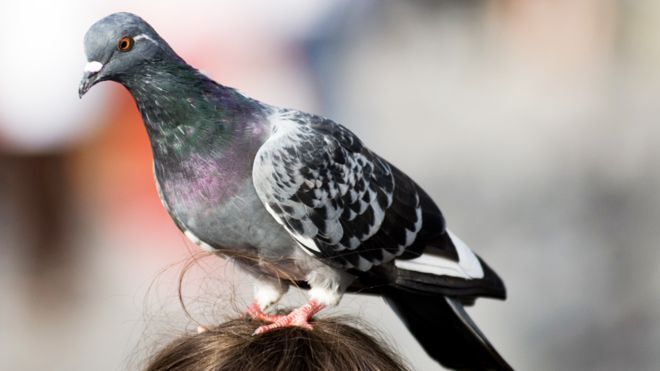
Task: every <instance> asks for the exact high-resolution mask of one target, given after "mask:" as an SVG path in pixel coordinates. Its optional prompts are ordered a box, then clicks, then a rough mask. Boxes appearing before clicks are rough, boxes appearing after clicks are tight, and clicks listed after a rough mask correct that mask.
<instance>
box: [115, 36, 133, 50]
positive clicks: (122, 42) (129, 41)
mask: <svg viewBox="0 0 660 371" xmlns="http://www.w3.org/2000/svg"><path fill="white" fill-rule="evenodd" d="M134 43H135V41H133V38H131V37H128V36H125V37H122V38H121V39H119V42H118V43H117V49H119V51H120V52H127V51H129V50H131V49H133V44H134Z"/></svg>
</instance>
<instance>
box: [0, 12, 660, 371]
mask: <svg viewBox="0 0 660 371" xmlns="http://www.w3.org/2000/svg"><path fill="white" fill-rule="evenodd" d="M115 11H131V12H134V13H137V14H139V15H141V16H142V17H143V18H145V19H146V20H147V21H149V22H150V23H151V24H152V25H153V26H154V27H155V28H156V30H158V31H159V33H160V34H161V35H162V36H163V37H164V38H165V39H166V40H168V41H169V42H170V44H171V45H172V46H173V48H174V49H175V50H176V51H177V52H178V53H179V54H180V55H181V56H183V57H184V59H186V60H187V61H188V62H189V63H191V64H192V65H194V66H196V67H198V68H199V69H201V70H203V71H205V72H206V73H207V74H209V75H210V76H212V77H213V78H214V79H216V80H217V81H218V82H220V83H223V84H225V85H229V86H233V87H236V88H239V89H240V90H241V91H243V92H244V93H246V94H247V95H250V96H252V97H255V98H257V99H260V100H263V101H265V102H268V103H271V104H275V105H281V106H286V107H292V108H297V109H301V110H305V111H310V112H314V113H319V114H322V115H325V116H328V117H331V118H334V119H335V120H336V121H338V122H340V123H343V124H344V125H346V126H347V127H349V128H350V129H351V130H353V131H355V132H356V133H357V134H358V135H359V136H360V137H361V138H362V139H363V140H364V142H366V143H367V145H369V146H370V147H371V148H372V149H374V150H375V151H376V152H378V153H380V154H381V155H383V156H384V157H385V158H387V159H389V160H390V161H391V162H393V163H394V164H396V165H397V166H398V167H400V168H401V169H403V170H405V171H406V172H407V173H408V174H410V175H411V176H412V177H413V178H414V179H416V180H417V181H418V182H419V183H420V184H421V185H422V186H423V187H424V188H425V189H426V190H427V191H428V192H429V193H430V194H431V195H432V196H433V198H434V199H435V200H436V201H437V202H438V204H439V205H440V207H441V208H442V209H443V211H444V213H445V215H446V216H447V218H448V223H449V225H450V226H451V228H452V230H454V231H455V232H456V233H457V234H459V235H460V236H461V237H462V238H463V239H464V240H465V241H466V242H467V243H468V244H469V245H470V246H472V248H473V249H474V250H475V251H477V252H478V253H479V254H480V255H481V256H482V257H484V258H485V259H486V260H487V261H488V262H489V264H490V265H491V266H492V267H494V268H495V269H496V271H497V272H498V273H499V274H500V275H501V276H502V277H503V278H504V279H505V281H506V283H507V286H508V290H509V299H508V300H507V301H506V302H499V301H493V300H480V301H479V302H478V303H477V306H476V307H474V308H472V309H470V313H471V314H472V315H473V317H474V318H475V320H476V322H477V323H478V324H479V325H480V327H481V328H482V329H483V330H484V332H485V333H486V334H487V335H488V337H489V338H490V340H491V341H492V342H493V343H494V344H495V346H496V347H497V348H498V350H499V351H500V352H501V353H502V355H503V356H504V357H505V358H506V359H508V360H509V361H510V363H511V364H512V365H513V366H514V367H515V368H516V369H519V370H624V369H629V370H657V369H658V368H659V367H660V320H659V319H660V318H659V316H658V315H659V314H660V313H659V312H660V309H659V308H660V295H659V290H660V250H659V249H658V248H657V247H658V242H660V238H659V236H660V234H659V232H658V229H659V228H658V226H659V224H658V221H659V220H660V196H659V192H658V189H660V166H659V165H658V160H659V159H660V125H658V122H657V121H658V117H660V104H659V103H658V98H659V97H660V26H659V25H660V3H658V2H657V1H653V0H637V1H626V0H583V1H574V0H535V1H530V0H469V1H466V0H411V1H406V2H402V1H393V0H391V1H367V0H363V1H348V0H343V1H340V0H324V1H320V0H318V1H313V2H312V1H305V0H280V1H277V2H274V1H273V2H264V1H256V0H250V1H217V2H212V1H199V0H188V1H185V2H181V1H114V2H112V4H111V5H110V4H109V3H108V2H101V1H71V2H47V1H36V2H30V1H24V2H18V1H4V2H3V3H2V5H0V45H2V52H1V53H2V58H0V236H1V239H0V293H2V295H1V297H0V370H38V369H48V370H90V369H94V370H98V371H102V370H123V369H138V368H139V367H140V366H141V365H143V362H144V359H145V357H147V356H148V355H149V354H150V352H152V351H153V350H154V349H155V348H157V347H158V346H160V345H162V344H164V343H165V342H167V341H168V340H171V339H173V338H174V337H176V336H177V335H179V334H181V333H183V332H184V331H189V330H192V329H194V328H195V326H196V322H199V323H203V324H213V323H218V322H220V321H222V320H223V318H225V317H226V316H231V315H235V314H236V313H237V310H239V309H240V308H242V307H243V305H245V303H247V302H249V300H250V295H251V289H250V286H249V284H248V283H247V282H246V277H245V276H243V275H242V274H241V273H240V272H237V271H236V269H235V268H232V267H230V266H226V265H225V264H224V263H223V262H222V261H221V260H220V259H215V258H213V257H210V258H206V259H204V260H202V261H200V262H199V263H197V264H194V265H193V266H192V267H191V268H190V270H189V272H188V274H187V276H186V279H185V281H184V285H183V298H184V300H185V302H186V304H187V306H188V310H189V311H190V314H191V316H190V317H189V316H187V315H186V314H185V313H184V311H183V309H182V308H181V306H180V304H179V301H178V294H177V286H178V278H179V272H180V271H181V270H182V269H183V268H184V266H185V265H186V261H188V260H189V259H190V258H191V257H192V256H193V255H194V254H195V251H196V249H195V248H194V247H193V246H191V244H190V243H188V242H187V241H186V240H185V238H184V237H182V235H181V234H180V233H179V232H178V230H177V229H176V227H175V226H174V224H173V223H172V222H171V221H170V219H169V216H168V215H167V214H166V212H165V210H164V209H163V208H162V206H161V204H160V201H159V200H158V197H157V194H156V190H155V186H154V183H153V179H152V172H151V154H150V149H149V145H148V142H147V137H146V133H145V130H144V129H143V126H142V122H141V120H140V118H139V115H138V112H137V110H136V108H135V105H134V103H133V101H132V98H131V97H130V96H129V94H128V93H127V92H126V91H125V90H124V89H123V88H121V87H120V86H118V85H116V84H114V83H103V84H100V85H98V86H96V87H95V88H94V89H92V90H91V91H90V93H89V94H88V95H87V96H85V98H84V99H83V100H78V97H77V86H78V82H79V81H80V77H81V75H82V67H83V65H84V63H85V58H84V55H83V46H82V38H83V35H84V33H85V31H86V30H87V28H88V27H89V26H90V25H91V24H92V23H93V22H95V21H96V20H98V19H100V18H101V17H103V16H105V15H107V14H109V13H111V12H115ZM303 300H304V296H303V295H302V294H300V293H293V294H292V295H289V297H287V300H286V303H288V304H290V305H294V304H299V303H301V302H302V301H303ZM330 312H332V313H335V314H344V313H350V314H357V315H360V316H361V317H363V318H364V319H365V320H367V321H368V322H370V323H372V324H374V325H375V326H376V327H377V328H378V330H379V331H380V332H381V333H382V334H383V336H384V337H385V338H386V339H388V340H389V341H390V342H391V343H392V344H393V346H394V347H395V348H396V349H397V350H398V351H399V352H400V353H402V354H403V355H404V357H405V358H406V359H407V360H408V362H409V363H410V364H411V365H412V366H413V367H414V369H416V370H439V369H440V367H439V366H437V365H436V364H435V363H433V362H432V361H431V360H430V359H429V358H428V357H427V356H426V355H425V354H424V352H423V351H422V350H421V348H420V347H419V346H418V345H417V344H416V343H415V342H414V340H413V339H412V337H411V336H410V335H409V334H408V333H407V331H406V330H405V329H404V327H403V325H402V324H401V323H400V322H399V321H398V320H397V319H396V317H395V316H394V315H393V314H392V312H391V311H390V310H389V308H387V306H386V305H384V304H383V303H382V302H381V300H380V299H378V298H363V297H358V296H352V295H349V296H348V297H346V298H345V299H344V301H343V302H342V305H340V307H339V308H337V309H334V310H332V311H330ZM191 317H192V318H191Z"/></svg>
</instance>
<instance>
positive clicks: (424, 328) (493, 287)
mask: <svg viewBox="0 0 660 371" xmlns="http://www.w3.org/2000/svg"><path fill="white" fill-rule="evenodd" d="M85 51H86V54H87V58H88V63H87V65H86V66H85V73H84V77H83V79H82V81H81V84H80V90H79V94H80V96H81V97H82V96H83V95H84V94H85V93H86V92H87V90H89V89H90V88H91V87H92V86H93V85H94V84H96V83H98V82H99V81H104V80H111V81H116V82H119V83H120V84H122V85H124V86H125V87H126V88H127V89H128V90H129V91H130V93H131V94H132V95H133V97H134V98H135V102H136V104H137V107H138V109H139V110H140V113H141V114H142V118H143V121H144V124H145V127H146V129H147V132H148V135H149V140H150V142H151V148H152V151H153V158H154V173H155V178H156V185H157V188H158V193H159V196H160V198H161V200H162V201H163V204H164V206H165V208H166V209H167V211H168V212H169V213H170V215H171V216H172V218H173V220H174V222H175V223H176V225H177V226H178V227H179V228H180V229H181V230H182V231H183V233H184V234H185V235H186V236H187V237H188V238H190V239H191V240H192V241H193V242H194V243H195V244H197V245H199V246H200V247H201V248H202V249H204V250H207V251H211V252H215V253H217V254H218V255H221V256H224V257H227V258H230V259H232V260H234V261H235V262H236V263H237V264H238V265H239V266H240V267H242V268H243V269H245V270H246V271H247V272H248V273H250V274H251V275H252V276H253V277H254V279H255V300H254V302H253V303H252V304H251V305H250V307H249V309H248V313H249V314H250V315H252V316H253V317H255V318H259V319H262V320H265V321H268V322H272V323H271V324H269V325H265V326H262V327H260V328H259V329H257V333H262V332H265V331H269V330H272V329H275V328H279V327H284V326H292V325H296V326H303V327H307V328H311V325H310V324H309V320H310V319H311V318H312V317H313V315H314V314H316V313H317V312H318V311H319V310H321V309H322V308H323V307H325V306H331V305H336V304H337V303H338V302H339V300H340V299H341V297H342V295H343V294H344V293H345V292H347V291H356V292H363V293H371V294H376V295H381V296H383V297H384V298H385V300H386V301H387V303H388V304H389V305H390V306H391V307H392V308H393V309H394V311H395V312H396V313H397V314H398V315H399V317H400V318H401V319H402V320H403V322H404V323H405V324H406V326H407V327H408V328H409V329H410V331H411V332H412V334H413V335H414V336H415V337H416V338H417V340H418V341H419V342H420V343H421V345H422V346H423V347H424V349H425V350H426V351H427V352H428V353H429V354H430V355H431V357H433V358H434V359H436V360H437V361H439V362H440V363H442V364H443V365H445V366H446V367H450V368H456V369H472V370H477V369H479V370H483V369H494V370H509V369H511V367H510V366H509V365H508V364H507V363H506V361H504V359H502V357H501V356H500V355H499V354H498V353H497V351H496V350H495V349H494V348H493V347H492V346H491V344H490V343H489V342H488V340H487V339H486V337H485V336H484V335H483V334H482V332H481V331H480V330H479V329H478V327H477V326H476V325H475V324H474V322H473V321H472V320H471V319H470V317H469V316H468V315H467V313H466V312H465V311H464V309H463V305H466V304H472V303H473V302H474V300H475V299H476V298H477V297H483V296H485V297H493V298H500V299H503V298H504V297H505V288H504V285H503V283H502V281H501V280H500V278H499V277H498V276H497V275H496V274H495V272H493V270H491V269H490V268H489V267H488V265H486V264H485V263H484V262H483V261H482V260H481V259H480V258H479V257H478V256H477V255H476V254H474V253H473V252H472V251H471V250H470V249H469V248H468V247H467V246H466V245H465V244H464V243H463V242H462V241H461V240H460V239H458V237H456V236H455V235H454V234H452V233H451V232H450V231H449V230H447V229H446V228H445V220H444V218H443V216H442V214H441V213H440V210H439V209H438V207H437V206H436V205H435V203H434V202H433V201H432V200H431V198H430V197H429V196H428V194H427V193H426V192H424V190H422V189H421V188H420V187H419V186H418V185H417V184H416V183H415V182H414V181H413V180H412V179H410V178H409V177H408V176H407V175H406V174H404V173H403V172H402V171H400V170H399V169H397V168H396V167H394V166H393V165H391V164H390V163H389V162H387V161H385V160H384V159H382V158H381V157H379V156H378V155H377V154H375V153H374V152H372V151H371V150H369V149H368V148H367V147H365V146H364V145H363V144H362V142H361V141H360V139H358V138H357V137H356V136H355V134H353V133H352V132H351V131H349V130H348V129H346V128H345V127H343V126H341V125H339V124H337V123H335V122H333V121H331V120H329V119H326V118H323V117H320V116H316V115H312V114H308V113H304V112H299V111H296V110H292V109H283V108H277V107H273V106H270V105H267V104H264V103H261V102H259V101H257V100H254V99H251V98H248V97H246V96H244V95H242V94H240V93H239V92H237V91H236V90H234V89H232V88H228V87H225V86H223V85H220V84H218V83H216V82H215V81H213V80H211V79H209V78H208V77H206V76H205V75H203V74H202V73H200V72H199V71H197V70H196V69H195V68H193V67H191V66H189V65H188V64H186V62H185V61H184V60H183V59H182V58H180V57H179V56H177V54H176V53H175V52H174V51H173V50H172V48H171V47H170V46H169V45H168V44H167V43H166V42H165V40H163V39H162V38H161V37H160V36H159V35H158V34H157V33H156V31H154V29H153V28H152V27H151V26H149V24H147V23H146V22H145V21H144V20H142V19H141V18H140V17H138V16H136V15H133V14H129V13H116V14H112V15H109V16H107V17H105V18H103V19H101V20H100V21H98V22H97V23H95V24H94V25H93V26H92V27H91V28H90V29H89V31H88V32H87V34H86V35H85ZM291 284H295V285H299V286H303V287H306V288H308V289H309V302H308V303H307V304H305V305H304V306H302V307H300V308H298V309H296V310H294V311H293V312H292V313H290V314H289V315H285V316H274V315H269V314H266V313H264V310H265V309H266V308H268V307H269V306H271V305H273V304H274V303H276V302H277V301H278V300H279V299H280V298H281V297H282V295H283V294H284V293H285V292H286V291H287V289H288V287H289V285H291Z"/></svg>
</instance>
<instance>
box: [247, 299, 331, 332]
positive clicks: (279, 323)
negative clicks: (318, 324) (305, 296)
mask: <svg viewBox="0 0 660 371" xmlns="http://www.w3.org/2000/svg"><path fill="white" fill-rule="evenodd" d="M323 307H324V306H323V305H322V304H319V303H317V302H316V301H314V300H310V302H309V303H307V304H305V305H303V306H302V307H300V308H297V309H294V310H293V311H292V312H291V313H289V314H287V315H281V316H270V315H266V316H268V317H270V319H275V320H274V321H270V320H265V321H266V322H272V323H271V324H270V325H263V326H260V327H259V328H257V329H256V330H255V331H254V333H253V335H259V334H264V333H266V332H268V331H272V330H275V329H278V328H283V327H292V326H297V327H302V328H304V329H307V330H313V329H314V327H312V325H311V324H310V323H309V321H310V320H311V319H312V317H314V315H315V314H316V313H318V312H319V311H320V310H321V309H323ZM249 310H250V309H248V312H249ZM253 318H254V317H253Z"/></svg>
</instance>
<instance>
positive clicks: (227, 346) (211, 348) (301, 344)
mask: <svg viewBox="0 0 660 371" xmlns="http://www.w3.org/2000/svg"><path fill="white" fill-rule="evenodd" d="M346 322H348V321H342V320H338V319H316V320H315V321H314V322H313V325H314V330H311V331H310V330H306V329H303V328H298V327H287V328H283V329H279V330H275V331H271V332H267V333H265V334H262V335H255V336H253V335H252V333H253V332H254V330H255V329H256V328H257V327H258V326H260V325H262V324H263V323H261V322H258V321H255V320H252V319H249V318H239V319H234V320H230V321H228V322H225V323H222V324H220V325H219V326H217V327H214V328H210V329H208V331H203V332H201V333H197V334H190V335H185V336H182V337H180V338H178V339H176V340H174V341H172V342H171V343H170V344H168V345H166V346H165V347H164V348H163V349H161V350H160V351H159V352H158V353H156V354H155V355H154V356H153V357H152V359H151V360H150V362H149V364H148V366H147V367H146V371H193V370H194V371H215V370H223V371H233V370H236V371H263V370H268V371H290V370H296V371H307V370H309V371H311V370H328V371H404V370H407V369H408V368H407V367H405V366H404V365H403V363H402V361H401V360H400V359H399V357H398V356H397V355H396V354H394V353H393V352H392V351H391V350H389V349H388V348H387V347H386V346H384V345H383V344H382V341H380V340H377V339H376V338H374V337H372V336H371V335H368V334H366V333H365V332H363V331H362V330H359V329H357V328H356V327H353V326H350V325H347V324H346Z"/></svg>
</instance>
